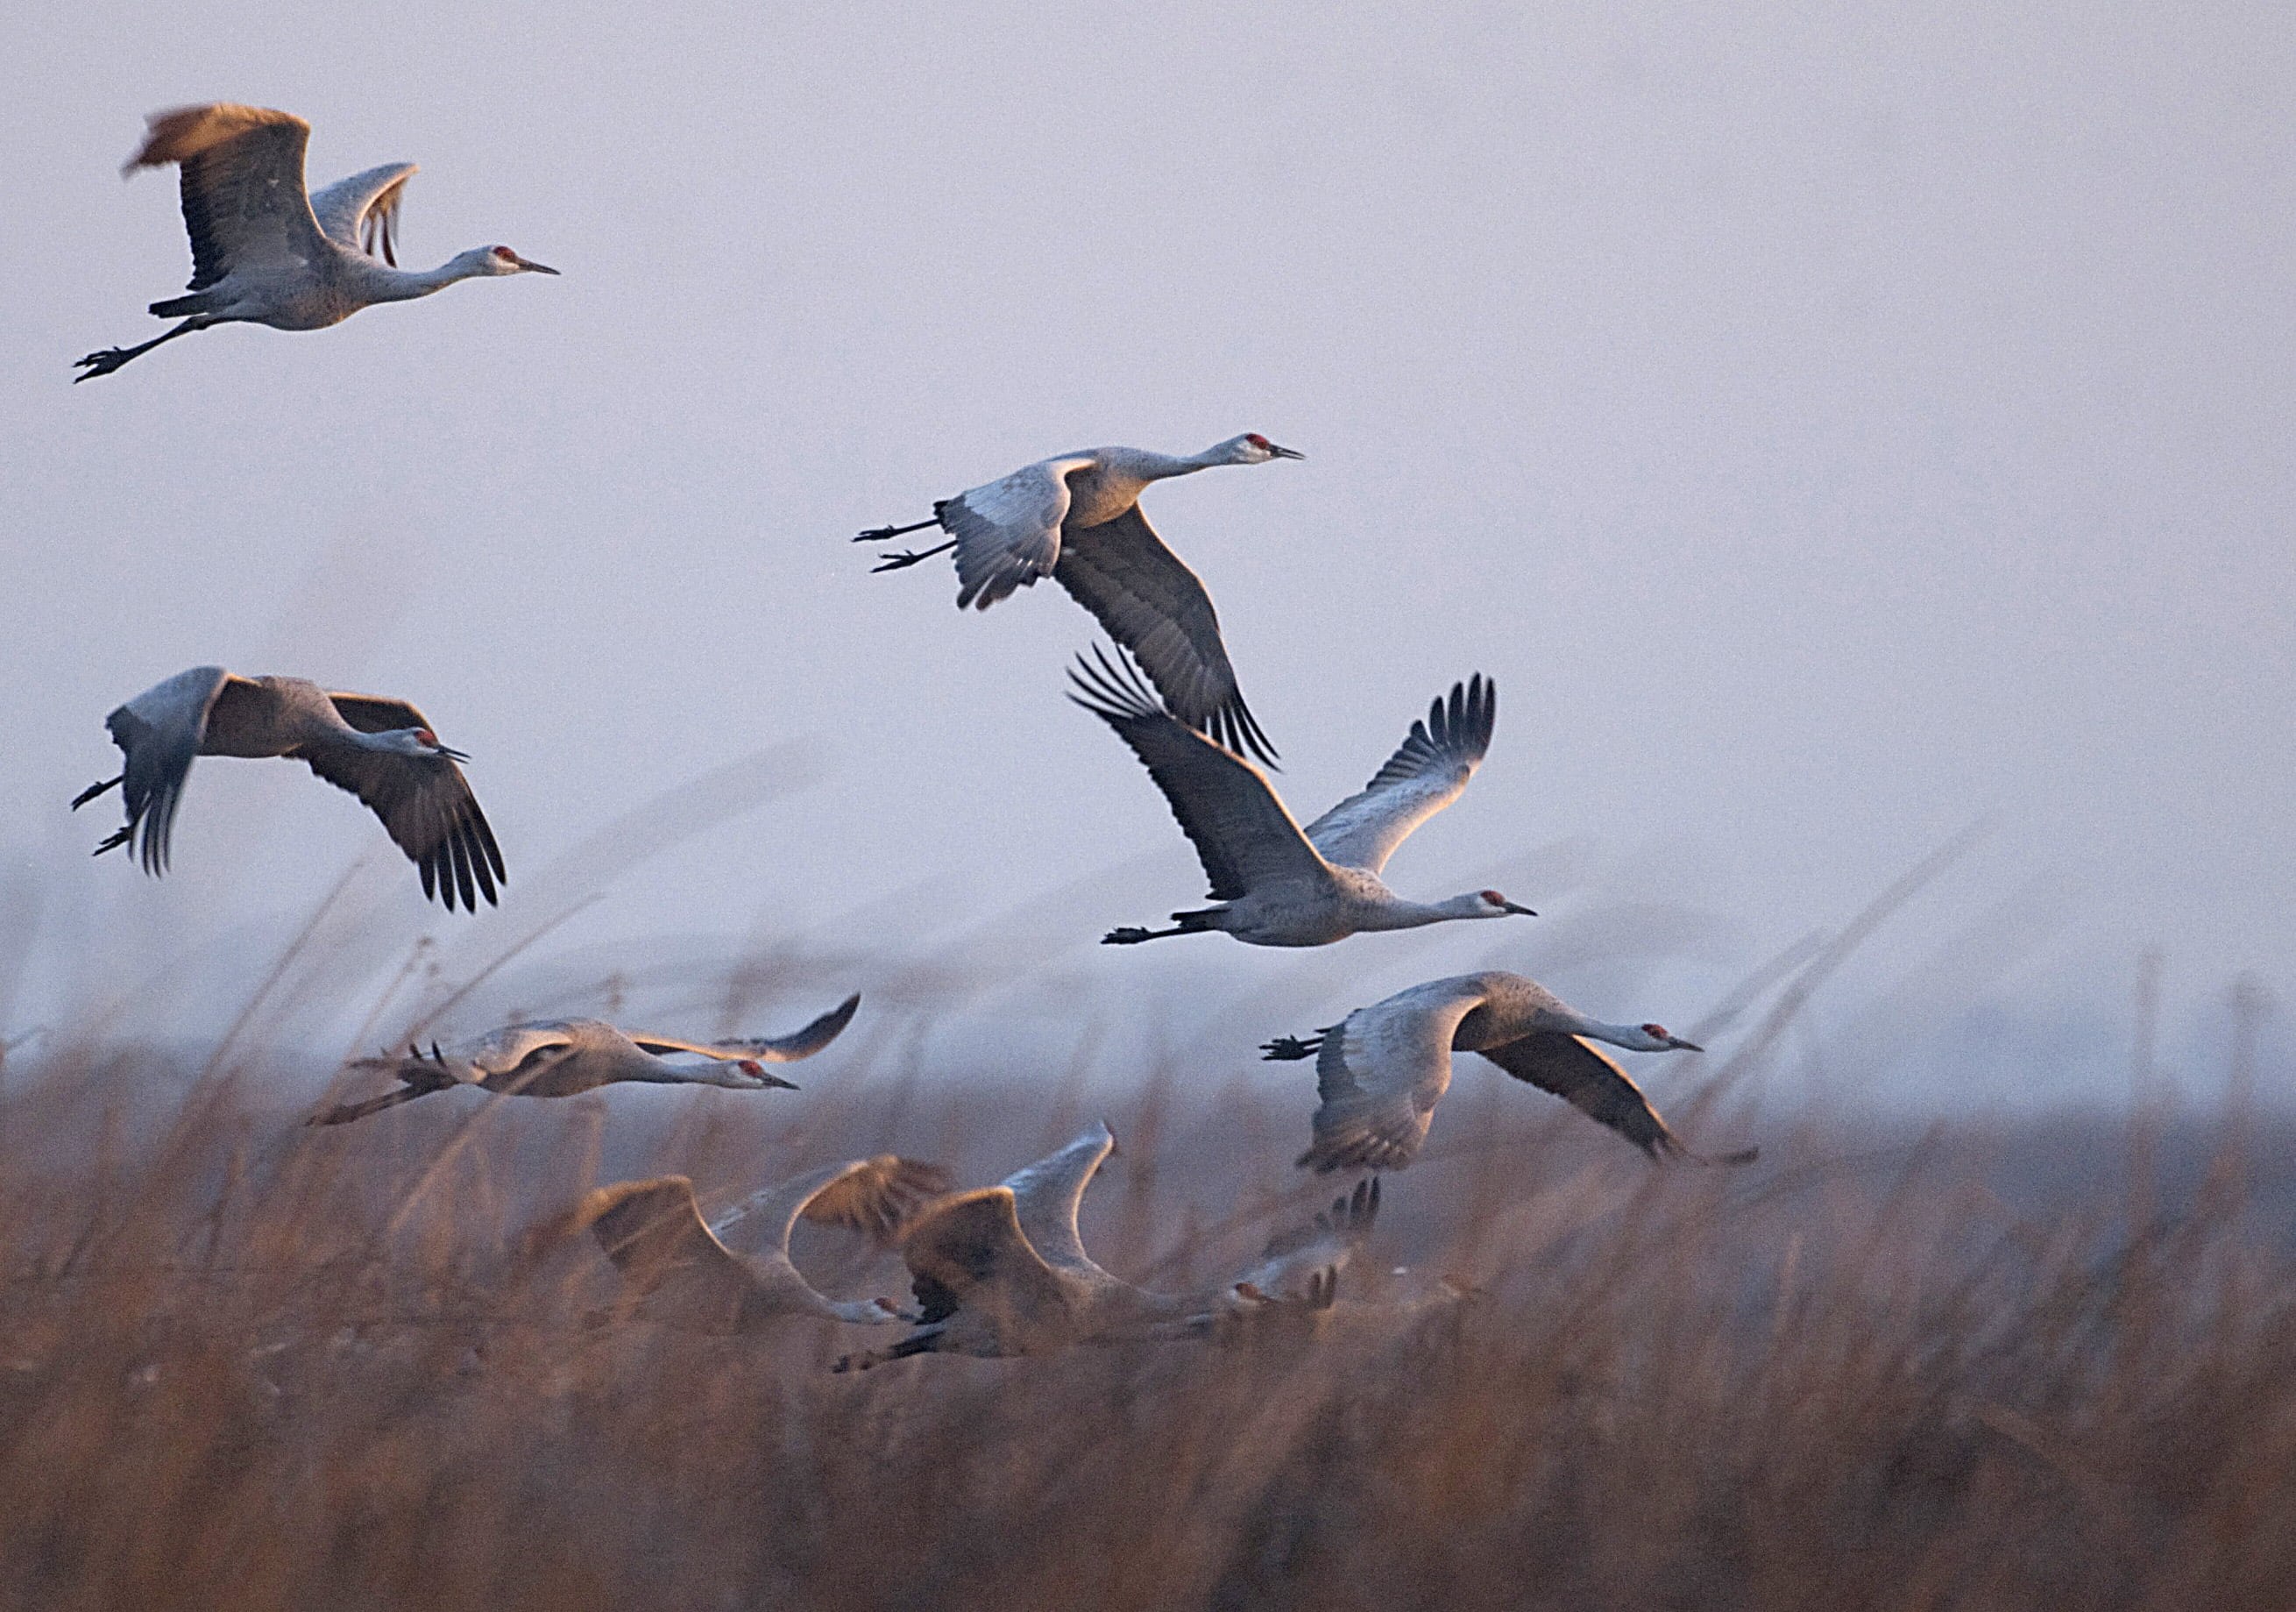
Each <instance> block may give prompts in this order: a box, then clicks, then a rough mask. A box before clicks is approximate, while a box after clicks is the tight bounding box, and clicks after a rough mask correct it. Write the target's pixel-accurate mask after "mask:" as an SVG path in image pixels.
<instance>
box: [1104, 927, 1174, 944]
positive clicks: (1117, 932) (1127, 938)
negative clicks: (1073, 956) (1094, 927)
mask: <svg viewBox="0 0 2296 1612" xmlns="http://www.w3.org/2000/svg"><path fill="white" fill-rule="evenodd" d="M1191 933H1194V931H1193V930H1191V929H1189V928H1188V927H1187V925H1185V924H1175V925H1172V926H1171V927H1170V928H1169V929H1142V928H1140V927H1138V926H1137V925H1131V924H1128V925H1125V926H1124V927H1123V928H1121V929H1111V930H1110V931H1109V932H1108V933H1106V934H1104V935H1102V936H1101V937H1100V943H1101V944H1102V945H1103V946H1137V945H1138V944H1139V943H1140V942H1143V941H1160V940H1162V939H1163V938H1164V937H1165V936H1166V935H1168V934H1191Z"/></svg>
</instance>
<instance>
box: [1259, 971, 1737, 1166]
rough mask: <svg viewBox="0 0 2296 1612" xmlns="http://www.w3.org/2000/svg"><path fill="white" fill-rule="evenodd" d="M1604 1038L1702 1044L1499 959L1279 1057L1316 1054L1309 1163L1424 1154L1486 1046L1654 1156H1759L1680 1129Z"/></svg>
mask: <svg viewBox="0 0 2296 1612" xmlns="http://www.w3.org/2000/svg"><path fill="white" fill-rule="evenodd" d="M1596 1041H1607V1042H1609V1043H1610V1044H1611V1046H1614V1047H1623V1048H1625V1049H1628V1050H1629V1051H1634V1052H1668V1051H1683V1052H1700V1051H1703V1050H1704V1049H1702V1048H1701V1047H1698V1046H1696V1045H1694V1044H1693V1043H1692V1042H1690V1041H1686V1040H1683V1039H1682V1038H1681V1037H1680V1036H1678V1035H1674V1034H1671V1033H1669V1032H1668V1030H1667V1028H1666V1026H1665V1025H1663V1024H1604V1023H1603V1021H1601V1020H1600V1019H1591V1018H1588V1017H1587V1016H1586V1015H1585V1014H1583V1013H1579V1012H1578V1011H1576V1010H1575V1009H1573V1008H1569V1007H1567V1006H1565V1005H1564V1004H1563V1002H1562V999H1560V998H1558V997H1557V996H1555V994H1554V992H1553V991H1549V990H1547V989H1546V987H1545V986H1544V985H1541V984H1539V983H1538V982H1537V981H1535V980H1529V979H1525V978H1524V977H1523V976H1522V975H1519V974H1508V973H1505V972H1504V971H1502V970H1498V969H1493V970H1490V971H1488V972H1487V973H1483V974H1463V975H1454V976H1453V977H1451V978H1449V979H1442V980H1431V981H1429V982H1428V983H1426V984H1423V985H1414V986H1412V987H1411V988H1410V989H1409V990H1406V991H1397V992H1396V993H1395V994H1394V995H1393V996H1391V997H1389V998H1387V999H1385V1000H1384V1001H1380V1002H1374V1004H1372V1005H1371V1006H1370V1007H1368V1008H1357V1009H1356V1010H1355V1011H1354V1012H1353V1013H1350V1014H1349V1015H1348V1016H1347V1017H1346V1018H1345V1019H1342V1020H1341V1022H1340V1023H1339V1024H1333V1025H1329V1026H1326V1027H1325V1028H1324V1030H1322V1031H1321V1032H1318V1033H1316V1034H1315V1035H1312V1036H1280V1037H1278V1038H1277V1039H1276V1040H1272V1041H1269V1042H1267V1045H1266V1046H1265V1048H1264V1049H1263V1050H1264V1051H1265V1052H1266V1054H1267V1057H1269V1058H1271V1059H1275V1060H1277V1061H1289V1060H1292V1059H1299V1058H1308V1057H1313V1058H1314V1059H1315V1060H1316V1093H1317V1095H1318V1097H1319V1098H1321V1099H1322V1101H1321V1105H1320V1106H1318V1107H1317V1108H1316V1119H1315V1139H1314V1142H1313V1144H1312V1145H1311V1146H1310V1147H1308V1151H1307V1152H1305V1153H1303V1154H1301V1155H1300V1158H1299V1161H1298V1162H1299V1164H1300V1166H1301V1167H1303V1168H1313V1169H1315V1170H1318V1171H1332V1170H1400V1169H1402V1168H1404V1167H1405V1166H1406V1165H1407V1164H1410V1163H1411V1161H1412V1160H1413V1159H1414V1158H1415V1157H1416V1156H1418V1153H1419V1146H1420V1144H1421V1143H1422V1142H1423V1141H1425V1140H1426V1139H1427V1127H1428V1125H1429V1124H1430V1123H1431V1122H1432V1121H1433V1119H1434V1117H1435V1105H1436V1104H1437V1103H1439V1102H1440V1101H1441V1100H1442V1098H1443V1093H1444V1092H1445V1091H1447V1090H1449V1088H1450V1085H1451V1054H1452V1053H1453V1052H1455V1051H1456V1052H1480V1053H1481V1054H1482V1055H1483V1057H1487V1058H1488V1059H1490V1061H1491V1062H1492V1063H1494V1064H1497V1065H1498V1066H1499V1067H1500V1068H1502V1069H1504V1070H1505V1071H1506V1072H1507V1073H1509V1074H1511V1075H1513V1077H1514V1078H1515V1079H1517V1080H1519V1081H1526V1082H1529V1083H1530V1084H1531V1085H1533V1086H1536V1087H1538V1089H1539V1090H1541V1091H1547V1092H1552V1093H1554V1095H1555V1096H1556V1097H1559V1098H1562V1099H1563V1100H1564V1101H1565V1102H1567V1103H1569V1104H1570V1105H1571V1106H1573V1107H1575V1108H1577V1109H1578V1110H1579V1112H1580V1113H1582V1114H1586V1115H1587V1116H1588V1117H1589V1118H1591V1119H1593V1120H1595V1122H1596V1123H1600V1124H1603V1125H1607V1126H1609V1127H1610V1128H1611V1130H1613V1131H1617V1132H1618V1133H1619V1134H1620V1136H1623V1137H1625V1138H1626V1139H1627V1140H1628V1141H1630V1142H1632V1143H1633V1144H1634V1145H1635V1146H1636V1147H1639V1148H1641V1149H1642V1150H1643V1152H1644V1154H1646V1155H1648V1156H1650V1157H1651V1158H1652V1160H1658V1159H1663V1158H1669V1157H1675V1156H1679V1157H1683V1158H1687V1159H1690V1160H1693V1161H1694V1162H1696V1163H1699V1164H1751V1163H1752V1162H1753V1161H1754V1159H1755V1158H1756V1157H1757V1156H1759V1152H1760V1149H1759V1148H1755V1147H1748V1148H1745V1149H1743V1150H1742V1151H1740V1152H1736V1153H1726V1154H1719V1155H1716V1156H1706V1155H1703V1154H1699V1153H1693V1152H1692V1151H1691V1150H1690V1149H1689V1148H1688V1147H1685V1146H1684V1145H1683V1144H1682V1142H1681V1140H1680V1139H1678V1138H1677V1137H1676V1135H1675V1134H1674V1132H1673V1131H1670V1130H1669V1129H1668V1127H1667V1123H1666V1122H1665V1121H1664V1120H1662V1119H1661V1118H1660V1117H1659V1114H1658V1110H1657V1109H1655V1108H1653V1107H1652V1106H1651V1105H1650V1099H1649V1098H1645V1097H1644V1096H1643V1094H1642V1090H1641V1089H1640V1088H1639V1087H1637V1086H1636V1084H1635V1083H1634V1082H1632V1081H1631V1080H1629V1079H1628V1078H1627V1072H1626V1071H1625V1070H1623V1069H1621V1068H1620V1067H1619V1065H1617V1064H1615V1063H1613V1062H1612V1061H1611V1059H1610V1058H1609V1057H1606V1056H1604V1054H1603V1051H1602V1049H1600V1048H1598V1047H1596V1046H1595V1042H1596Z"/></svg>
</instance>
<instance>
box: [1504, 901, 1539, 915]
mask: <svg viewBox="0 0 2296 1612" xmlns="http://www.w3.org/2000/svg"><path fill="white" fill-rule="evenodd" d="M1499 905H1500V906H1502V907H1504V908H1505V909H1507V910H1508V911H1509V912H1519V913H1521V915H1522V916H1523V917H1527V918H1535V917H1538V914H1537V913H1535V912H1533V911H1532V910H1531V909H1529V908H1528V907H1525V906H1523V905H1522V904H1521V903H1520V902H1517V901H1501V902H1500V903H1499Z"/></svg>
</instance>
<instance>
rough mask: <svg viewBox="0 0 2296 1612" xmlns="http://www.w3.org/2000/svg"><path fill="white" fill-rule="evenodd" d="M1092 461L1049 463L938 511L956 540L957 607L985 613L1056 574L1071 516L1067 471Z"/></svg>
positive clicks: (959, 498)
mask: <svg viewBox="0 0 2296 1612" xmlns="http://www.w3.org/2000/svg"><path fill="white" fill-rule="evenodd" d="M1089 463H1090V461H1089V460H1082V459H1079V460H1063V459H1047V460H1046V461H1045V462H1044V463H1043V464H1041V465H1029V466H1028V467H1027V468H1026V469H1023V470H1016V471H1014V472H1013V473H1012V474H1011V475H1009V476H1006V477H1005V478H1004V479H1003V480H1002V481H991V482H989V483H988V485H987V486H986V487H975V488H972V489H968V490H966V491H964V492H961V493H959V494H957V495H956V497H955V498H950V499H948V500H947V501H946V502H944V503H943V504H941V505H940V506H939V509H938V510H936V511H935V513H936V514H938V515H939V517H940V523H941V527H942V529H943V530H946V531H947V533H948V535H949V536H950V537H952V538H955V539H956V582H957V588H956V607H957V608H958V609H959V610H963V609H964V607H965V606H966V605H978V606H979V607H980V609H982V610H986V609H988V607H989V606H990V605H994V604H996V601H997V600H999V599H1001V598H1004V597H1005V596H1006V595H1008V594H1010V593H1012V592H1013V590H1014V589H1015V588H1026V587H1028V586H1029V585H1030V584H1031V583H1033V582H1035V581H1036V580H1037V578H1038V577H1048V576H1051V575H1052V574H1053V566H1054V563H1055V562H1056V561H1058V560H1059V558H1060V553H1061V520H1062V517H1063V516H1064V515H1066V514H1068V512H1069V484H1068V480H1067V477H1068V473H1069V471H1070V470H1072V469H1074V468H1075V467H1076V466H1077V465H1084V464H1089Z"/></svg>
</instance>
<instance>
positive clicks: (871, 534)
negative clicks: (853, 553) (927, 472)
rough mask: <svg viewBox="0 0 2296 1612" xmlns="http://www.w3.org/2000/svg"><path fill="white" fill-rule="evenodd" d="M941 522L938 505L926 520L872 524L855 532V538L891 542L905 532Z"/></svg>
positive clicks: (866, 541) (871, 541) (862, 540)
mask: <svg viewBox="0 0 2296 1612" xmlns="http://www.w3.org/2000/svg"><path fill="white" fill-rule="evenodd" d="M939 524H940V515H939V512H938V506H936V512H935V513H934V514H932V515H931V516H930V517H928V518H927V519H925V520H922V521H912V522H909V523H908V524H907V525H906V526H872V527H871V528H870V529H869V530H866V531H865V532H858V533H857V534H855V536H854V539H853V540H854V541H855V542H856V543H890V542H891V541H892V540H893V539H895V538H898V537H899V536H900V535H901V534H902V533H903V532H909V531H922V530H924V529H925V528H926V527H928V526H938V525H939Z"/></svg>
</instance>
